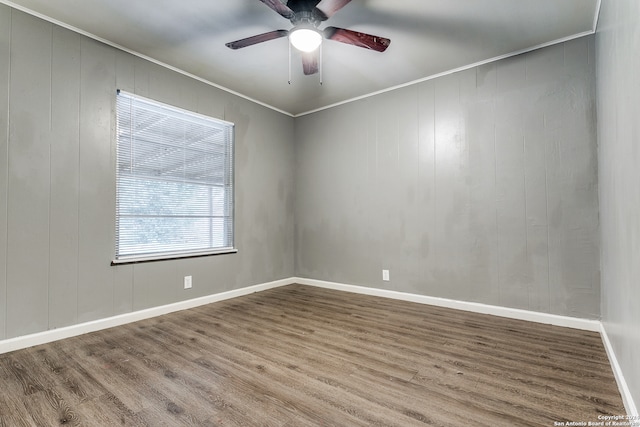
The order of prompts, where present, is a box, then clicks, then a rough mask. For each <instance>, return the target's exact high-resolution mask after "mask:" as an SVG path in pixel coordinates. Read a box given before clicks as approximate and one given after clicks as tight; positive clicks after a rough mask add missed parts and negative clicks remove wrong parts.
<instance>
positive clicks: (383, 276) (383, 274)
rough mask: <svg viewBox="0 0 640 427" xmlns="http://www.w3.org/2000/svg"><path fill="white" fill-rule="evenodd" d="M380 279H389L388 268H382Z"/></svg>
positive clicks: (386, 280)
mask: <svg viewBox="0 0 640 427" xmlns="http://www.w3.org/2000/svg"><path fill="white" fill-rule="evenodd" d="M382 280H384V281H385V282H388V281H389V270H382Z"/></svg>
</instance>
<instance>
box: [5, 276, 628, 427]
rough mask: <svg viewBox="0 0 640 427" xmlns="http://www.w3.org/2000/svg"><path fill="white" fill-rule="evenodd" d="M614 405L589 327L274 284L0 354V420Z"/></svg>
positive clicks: (594, 410)
mask: <svg viewBox="0 0 640 427" xmlns="http://www.w3.org/2000/svg"><path fill="white" fill-rule="evenodd" d="M600 414H610V415H620V414H624V408H623V406H622V401H621V398H620V394H619V392H618V389H617V387H616V383H615V380H614V378H613V374H612V371H611V367H610V365H609V362H608V360H607V356H606V354H605V350H604V348H603V346H602V342H601V339H600V336H599V335H598V334H597V333H592V332H584V331H578V330H574V329H566V328H559V327H555V326H547V325H540V324H535V323H528V322H523V321H517V320H509V319H504V318H498V317H493V316H487V315H480V314H473V313H466V312H461V311H456V310H450V309H443V308H437V307H430V306H426V305H419V304H413V303H408V302H401V301H394V300H388V299H383V298H376V297H370V296H363V295H356V294H351V293H345V292H338V291H331V290H324V289H318V288H312V287H306V286H300V285H292V286H286V287H282V288H277V289H273V290H270V291H265V292H261V293H257V294H253V295H249V296H244V297H240V298H236V299H232V300H227V301H223V302H219V303H215V304H210V305H207V306H202V307H199V308H196V309H192V310H187V311H183V312H179V313H174V314H170V315H166V316H162V317H158V318H155V319H149V320H145V321H141V322H137V323H133V324H129V325H126V326H121V327H117V328H113V329H109V330H105V331H100V332H96V333H92V334H87V335H84V336H79V337H75V338H70V339H66V340H63V341H58V342H55V343H51V344H46V345H41V346H37V347H33V348H30V349H26V350H20V351H16V352H13V353H8V354H4V355H0V425H1V426H12V427H13V426H54V425H61V424H68V425H84V426H112V425H132V426H153V427H155V426H179V425H193V426H236V425H244V426H374V425H375V426H414V425H436V426H510V427H514V426H553V425H554V422H560V421H585V422H588V421H597V420H598V415H600Z"/></svg>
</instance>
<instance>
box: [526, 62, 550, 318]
mask: <svg viewBox="0 0 640 427" xmlns="http://www.w3.org/2000/svg"><path fill="white" fill-rule="evenodd" d="M525 69H526V67H525ZM546 123H547V120H546V114H543V115H542V130H543V132H544V137H543V141H542V143H543V145H544V203H545V215H546V219H545V223H546V224H547V304H548V305H547V307H548V309H549V310H551V249H550V242H551V231H550V229H551V224H550V221H549V218H550V217H549V159H548V153H547V138H546V135H547V132H546V129H545V128H546Z"/></svg>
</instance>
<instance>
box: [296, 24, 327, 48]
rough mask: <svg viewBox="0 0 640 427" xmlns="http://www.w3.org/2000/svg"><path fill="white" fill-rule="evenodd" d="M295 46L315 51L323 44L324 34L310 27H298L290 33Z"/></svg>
mask: <svg viewBox="0 0 640 427" xmlns="http://www.w3.org/2000/svg"><path fill="white" fill-rule="evenodd" d="M289 41H291V44H292V45H293V47H295V48H296V49H298V50H301V51H303V52H313V51H314V50H316V49H317V48H318V46H320V44H322V35H321V34H320V33H319V32H317V31H314V30H311V29H309V28H298V29H295V30H293V31H292V32H291V33H290V34H289Z"/></svg>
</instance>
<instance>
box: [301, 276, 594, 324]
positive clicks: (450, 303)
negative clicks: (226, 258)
mask: <svg viewBox="0 0 640 427" xmlns="http://www.w3.org/2000/svg"><path fill="white" fill-rule="evenodd" d="M293 281H294V283H299V284H301V285H308V286H316V287H319V288H326V289H334V290H338V291H346V292H353V293H357V294H365V295H372V296H378V297H384V298H392V299H397V300H402V301H410V302H416V303H419V304H427V305H435V306H438V307H447V308H454V309H456V310H464V311H471V312H474V313H482V314H491V315H494V316H500V317H508V318H510V319H518V320H527V321H529V322H536V323H545V324H549V325H555V326H562V327H566V328H574V329H582V330H585V331H592V332H600V321H598V320H589V319H580V318H578V317H569V316H559V315H556V314H548V313H539V312H536V311H529V310H521V309H517V308H508V307H500V306H496V305H487V304H482V303H477V302H466V301H457V300H452V299H447V298H438V297H430V296H426V295H419V294H410V293H406V292H398V291H391V290H388V289H377V288H368V287H365V286H356V285H347V284H344V283H335V282H326V281H323V280H315V279H305V278H301V277H296V278H294V279H293Z"/></svg>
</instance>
